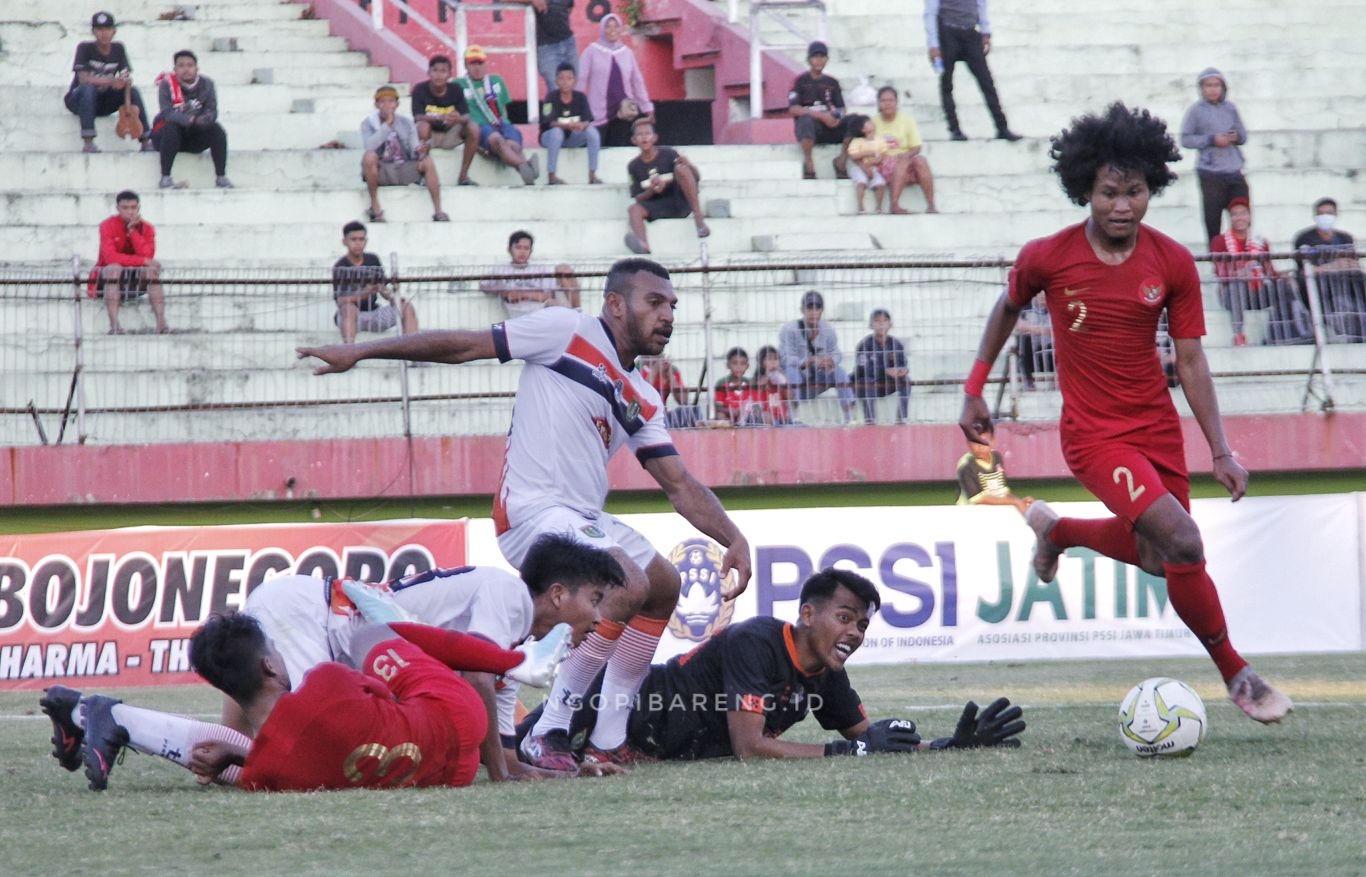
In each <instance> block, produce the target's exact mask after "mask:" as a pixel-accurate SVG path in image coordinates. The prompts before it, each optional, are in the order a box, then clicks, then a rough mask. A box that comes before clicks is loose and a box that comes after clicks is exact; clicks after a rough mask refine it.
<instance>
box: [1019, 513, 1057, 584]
mask: <svg viewBox="0 0 1366 877" xmlns="http://www.w3.org/2000/svg"><path fill="white" fill-rule="evenodd" d="M1057 522H1058V513H1057V512H1055V511H1053V509H1052V507H1051V506H1049V505H1048V503H1046V502H1044V501H1043V500H1041V499H1036V500H1034V501H1033V502H1032V503H1030V504H1029V508H1028V509H1026V510H1025V523H1027V524H1029V527H1030V529H1032V530H1033V531H1034V539H1035V541H1034V574H1035V575H1037V576H1038V577H1039V581H1041V582H1051V581H1053V579H1054V578H1056V577H1057V575H1058V557H1060V556H1061V555H1062V549H1060V548H1058V546H1056V545H1054V544H1053V543H1052V542H1051V541H1049V538H1048V534H1049V533H1051V532H1053V525H1054V524H1056V523H1057Z"/></svg>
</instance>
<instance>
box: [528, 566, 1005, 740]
mask: <svg viewBox="0 0 1366 877" xmlns="http://www.w3.org/2000/svg"><path fill="white" fill-rule="evenodd" d="M880 605H881V600H880V599H879V597H878V593H877V588H876V587H875V586H874V585H873V584H872V583H871V582H869V581H868V580H867V579H865V578H863V577H862V576H859V575H857V574H856V573H852V572H849V571H847V570H838V569H825V570H822V571H820V572H818V573H816V574H814V575H812V576H811V578H809V579H807V581H806V583H805V584H804V585H802V592H801V608H800V610H799V614H798V620H797V623H796V624H787V623H785V622H782V621H779V620H777V619H775V618H763V617H761V618H751V619H749V620H748V621H743V622H741V623H739V624H736V625H734V626H731V627H728V628H725V629H724V630H722V631H720V632H719V633H717V634H715V635H713V636H712V638H711V639H709V640H707V642H705V643H703V644H702V645H700V646H698V647H697V648H695V649H693V650H692V651H691V652H689V653H687V654H686V655H680V656H679V657H676V658H673V659H672V660H670V661H669V662H668V663H667V664H657V665H655V666H653V667H651V669H650V673H649V675H648V676H647V677H646V678H645V681H644V683H643V684H642V685H641V687H640V690H639V691H638V692H636V694H635V695H634V696H633V697H628V698H605V697H604V696H602V695H601V694H600V688H599V686H598V685H597V684H595V685H594V686H593V688H592V689H591V690H590V693H589V696H588V697H586V698H585V699H584V703H583V706H582V707H580V709H579V710H578V711H576V713H575V715H574V721H573V724H572V726H571V734H572V735H573V739H574V740H576V741H577V740H578V739H581V738H584V737H586V736H587V735H588V734H589V733H591V732H592V731H593V728H594V725H595V724H596V723H597V721H598V720H599V717H600V716H601V715H602V714H603V713H604V712H606V711H609V710H620V711H623V712H624V713H626V715H627V718H626V720H625V721H624V722H623V723H622V724H623V725H624V727H625V728H626V731H625V734H624V735H623V739H622V740H621V741H619V742H618V743H617V745H615V746H612V747H611V748H609V749H603V748H600V747H598V746H595V745H588V746H586V747H584V748H583V749H582V750H581V754H582V757H583V759H584V763H585V764H590V763H594V762H597V763H618V764H623V763H630V762H638V761H653V760H656V759H686V760H691V759H697V758H719V757H724V756H728V755H734V756H737V757H739V758H819V757H821V756H826V755H868V754H870V753H874V752H916V751H920V750H941V749H967V748H974V747H978V746H1019V745H1020V740H1019V736H1018V735H1019V734H1020V733H1021V732H1023V731H1024V729H1025V723H1024V721H1023V719H1022V718H1021V716H1022V711H1021V709H1020V708H1019V707H1018V706H1011V705H1010V701H1008V700H1006V699H1005V698H999V699H998V700H996V701H995V702H993V703H992V704H991V705H990V706H988V707H987V708H986V709H984V710H982V712H981V713H980V715H979V714H978V712H977V705H976V704H974V703H969V704H968V705H967V706H966V707H965V708H964V710H963V713H962V716H961V718H960V719H959V721H958V725H957V727H956V728H955V730H954V732H953V734H952V735H950V736H948V737H941V738H939V739H938V740H935V741H933V742H927V741H922V740H921V738H920V735H919V734H918V733H917V732H916V726H915V723H914V722H912V721H909V720H906V719H883V720H881V721H878V722H869V721H868V714H867V712H866V711H865V710H864V708H863V703H862V702H861V701H860V700H859V696H858V693H857V692H856V691H854V689H853V687H852V686H851V685H850V684H849V675H848V673H846V672H845V669H844V665H845V662H846V661H847V660H848V659H849V657H850V656H851V655H853V653H854V652H855V651H857V650H858V647H859V646H860V645H862V644H863V637H864V633H865V632H866V631H867V629H868V620H869V618H870V617H871V616H872V615H873V613H874V612H876V611H877V609H878V608H879V606H880ZM598 681H599V682H601V677H599V680H598ZM808 711H810V712H811V713H812V714H813V715H815V717H816V721H818V722H820V725H821V727H822V728H826V729H829V730H834V731H838V732H839V733H840V735H841V737H842V738H843V739H840V740H834V741H832V742H829V743H825V744H820V743H793V742H789V741H786V740H782V739H780V737H781V735H782V733H783V732H784V731H786V730H787V729H788V728H790V727H792V726H793V725H795V724H796V723H797V722H799V721H801V720H802V719H804V718H805V717H806V715H807V712H808ZM534 715H535V712H534V711H533V713H532V716H534ZM532 716H528V720H527V721H526V722H524V723H523V724H522V726H521V727H519V729H518V730H519V733H520V732H523V731H524V730H525V729H526V728H527V727H529V726H530V723H531V721H532ZM609 742H610V741H609Z"/></svg>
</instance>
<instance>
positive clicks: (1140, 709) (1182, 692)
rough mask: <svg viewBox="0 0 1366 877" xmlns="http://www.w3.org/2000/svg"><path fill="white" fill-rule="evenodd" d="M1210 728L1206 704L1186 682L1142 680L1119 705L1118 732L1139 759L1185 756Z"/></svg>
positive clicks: (1161, 679) (1203, 737)
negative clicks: (1206, 715) (1206, 714)
mask: <svg viewBox="0 0 1366 877" xmlns="http://www.w3.org/2000/svg"><path fill="white" fill-rule="evenodd" d="M1208 730H1209V719H1207V718H1206V717H1205V703H1204V701H1202V700H1201V699H1200V695H1198V694H1196V693H1195V691H1194V690H1193V689H1192V688H1191V687H1190V686H1189V685H1187V684H1186V683H1184V682H1181V681H1180V680H1177V679H1168V678H1166V677H1165V676H1154V677H1153V678H1152V679H1144V680H1143V681H1142V682H1140V683H1138V684H1137V685H1135V686H1134V687H1133V688H1131V689H1130V690H1129V693H1128V694H1126V695H1125V696H1124V700H1122V701H1121V702H1120V704H1119V735H1120V739H1122V740H1123V741H1124V745H1125V746H1128V747H1129V750H1130V751H1131V752H1133V754H1134V755H1137V756H1138V757H1139V758H1152V757H1154V756H1186V755H1190V754H1191V753H1192V752H1194V751H1195V747H1197V746H1199V745H1200V741H1202V740H1204V739H1205V732H1206V731H1208Z"/></svg>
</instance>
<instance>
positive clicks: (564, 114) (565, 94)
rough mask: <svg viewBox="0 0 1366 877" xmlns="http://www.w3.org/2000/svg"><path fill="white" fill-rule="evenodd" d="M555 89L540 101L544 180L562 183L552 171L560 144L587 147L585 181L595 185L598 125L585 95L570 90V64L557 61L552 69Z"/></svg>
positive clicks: (598, 144) (556, 161)
mask: <svg viewBox="0 0 1366 877" xmlns="http://www.w3.org/2000/svg"><path fill="white" fill-rule="evenodd" d="M555 84H556V86H557V88H556V90H555V91H552V92H551V93H550V94H549V95H547V96H546V99H545V103H544V104H542V105H541V145H542V146H544V147H545V150H546V173H547V174H548V176H547V178H546V182H548V183H549V184H550V185H552V186H563V185H564V184H565V182H564V180H562V179H560V177H559V175H558V174H556V173H555V171H556V170H558V169H559V165H560V149H561V148H563V147H566V146H568V147H570V148H579V147H587V149H588V182H589V184H590V185H598V184H600V183H601V182H602V180H600V179H598V149H599V148H600V147H601V145H602V141H601V138H600V135H599V133H598V129H597V128H595V127H593V111H592V110H591V109H589V107H588V98H587V97H585V96H584V93H583V92H581V91H575V90H574V66H573V65H572V64H561V65H560V69H559V70H558V71H556V73H555Z"/></svg>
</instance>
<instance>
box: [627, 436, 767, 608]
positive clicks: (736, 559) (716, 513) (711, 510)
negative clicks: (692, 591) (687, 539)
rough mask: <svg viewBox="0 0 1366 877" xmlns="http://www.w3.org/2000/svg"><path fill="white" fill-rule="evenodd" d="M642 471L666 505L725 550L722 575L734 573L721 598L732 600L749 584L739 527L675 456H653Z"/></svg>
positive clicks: (745, 545)
mask: <svg viewBox="0 0 1366 877" xmlns="http://www.w3.org/2000/svg"><path fill="white" fill-rule="evenodd" d="M644 465H645V471H646V472H649V473H650V475H651V476H652V477H653V478H654V480H655V481H657V482H659V486H660V487H662V488H663V489H664V493H665V494H666V495H667V496H668V497H669V502H671V503H673V507H674V508H675V509H677V510H678V513H679V514H680V515H682V516H683V517H684V519H685V520H687V522H688V523H689V524H692V525H693V526H694V527H696V528H697V529H699V530H701V531H702V532H703V533H706V534H707V535H708V536H710V537H711V538H713V539H715V540H716V541H717V542H720V543H721V544H722V545H724V546H725V547H726V554H725V557H723V558H722V560H721V576H722V577H723V578H724V577H725V576H726V575H728V574H729V573H730V571H731V570H735V588H734V589H733V590H730V591H723V592H722V596H723V597H724V598H725V599H727V600H733V599H735V598H736V597H738V596H740V594H742V593H744V590H745V588H746V587H748V585H749V577H750V571H751V564H750V557H749V541H748V540H747V539H745V536H744V534H743V533H741V532H740V528H739V527H737V526H735V522H734V521H732V520H731V519H730V515H727V514H726V510H725V508H723V507H722V505H721V501H720V500H719V499H717V498H716V494H714V493H712V492H711V490H710V489H709V488H708V487H707V486H706V485H704V484H703V483H702V482H700V481H698V480H697V479H696V478H694V477H693V475H692V473H691V472H689V471H688V467H687V466H685V465H683V460H682V459H681V458H680V457H679V456H678V455H677V454H671V455H669V456H667V457H654V458H651V459H649V460H646V461H645V464H644Z"/></svg>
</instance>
